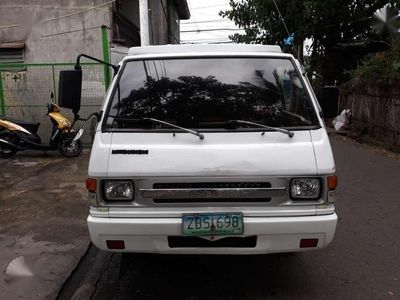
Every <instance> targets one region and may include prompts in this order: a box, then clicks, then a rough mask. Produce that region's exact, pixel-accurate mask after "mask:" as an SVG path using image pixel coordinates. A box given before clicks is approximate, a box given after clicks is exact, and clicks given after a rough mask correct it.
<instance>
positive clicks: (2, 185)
mask: <svg viewBox="0 0 400 300" xmlns="http://www.w3.org/2000/svg"><path fill="white" fill-rule="evenodd" d="M88 160H89V151H87V150H84V152H83V153H82V154H81V155H80V156H78V157H75V158H69V159H68V158H65V157H63V156H62V155H61V154H59V153H58V152H56V151H52V152H50V151H49V152H48V154H47V155H46V154H44V153H43V152H42V151H26V152H21V153H17V154H16V155H15V156H14V157H12V158H11V159H0V299H1V300H3V299H7V300H13V299H54V298H56V297H57V295H58V292H59V290H60V288H61V287H62V286H63V284H64V282H65V280H66V279H67V278H68V277H69V276H70V274H71V272H72V271H73V270H74V269H75V267H76V266H77V265H78V263H79V261H80V259H81V257H82V256H83V255H84V254H85V252H86V250H87V248H88V245H89V243H90V237H89V233H88V230H87V225H86V218H87V213H88V207H89V202H88V199H87V190H86V186H85V178H86V177H87V166H88ZM21 256H22V257H24V258H25V259H29V260H32V261H34V263H32V266H29V267H30V268H29V269H30V270H32V271H33V273H34V275H35V276H33V277H27V278H12V277H11V278H7V277H8V276H6V273H5V270H6V268H7V267H8V265H9V264H10V263H11V261H13V260H14V259H15V258H17V257H21ZM22 267H24V266H21V268H22ZM27 267H28V266H27ZM8 279H10V280H8Z"/></svg>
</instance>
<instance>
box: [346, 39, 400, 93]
mask: <svg viewBox="0 0 400 300" xmlns="http://www.w3.org/2000/svg"><path fill="white" fill-rule="evenodd" d="M350 75H351V76H352V77H353V78H354V79H356V80H357V81H359V82H360V83H364V84H369V83H373V84H376V85H378V86H388V85H392V84H394V83H396V82H398V81H400V40H393V41H392V42H391V48H390V49H389V50H387V51H384V52H379V53H374V54H370V55H367V56H366V57H365V59H364V61H363V63H362V65H360V66H359V67H358V68H357V69H356V70H354V71H351V72H350Z"/></svg>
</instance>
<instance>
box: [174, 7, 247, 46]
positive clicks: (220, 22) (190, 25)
mask: <svg viewBox="0 0 400 300" xmlns="http://www.w3.org/2000/svg"><path fill="white" fill-rule="evenodd" d="M187 2H188V5H189V9H190V14H191V17H190V19H189V20H182V21H181V43H225V42H229V41H230V40H229V37H228V36H229V35H232V34H234V33H243V32H244V31H243V30H238V27H237V26H236V25H235V23H234V22H233V21H230V20H229V19H226V18H222V17H220V16H219V15H218V13H219V12H220V11H221V10H227V9H229V8H230V6H229V0H187ZM210 29H211V31H203V30H210ZM213 29H219V30H213ZM222 29H224V30H222ZM225 29H229V30H225ZM185 31H191V32H185Z"/></svg>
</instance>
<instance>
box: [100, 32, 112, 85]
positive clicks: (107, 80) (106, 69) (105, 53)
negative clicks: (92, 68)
mask: <svg viewBox="0 0 400 300" xmlns="http://www.w3.org/2000/svg"><path fill="white" fill-rule="evenodd" d="M101 40H102V44H103V61H105V62H106V63H110V54H109V53H108V50H109V49H108V32H107V26H105V25H103V26H101ZM110 82H111V76H110V67H109V66H107V65H104V83H105V87H106V92H107V89H108V86H109V85H110Z"/></svg>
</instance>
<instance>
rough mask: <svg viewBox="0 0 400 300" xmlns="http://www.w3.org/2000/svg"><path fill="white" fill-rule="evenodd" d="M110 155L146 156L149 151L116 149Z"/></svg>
mask: <svg viewBox="0 0 400 300" xmlns="http://www.w3.org/2000/svg"><path fill="white" fill-rule="evenodd" d="M111 154H133V155H147V154H149V150H129V149H121V150H120V149H118V150H112V151H111Z"/></svg>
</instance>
